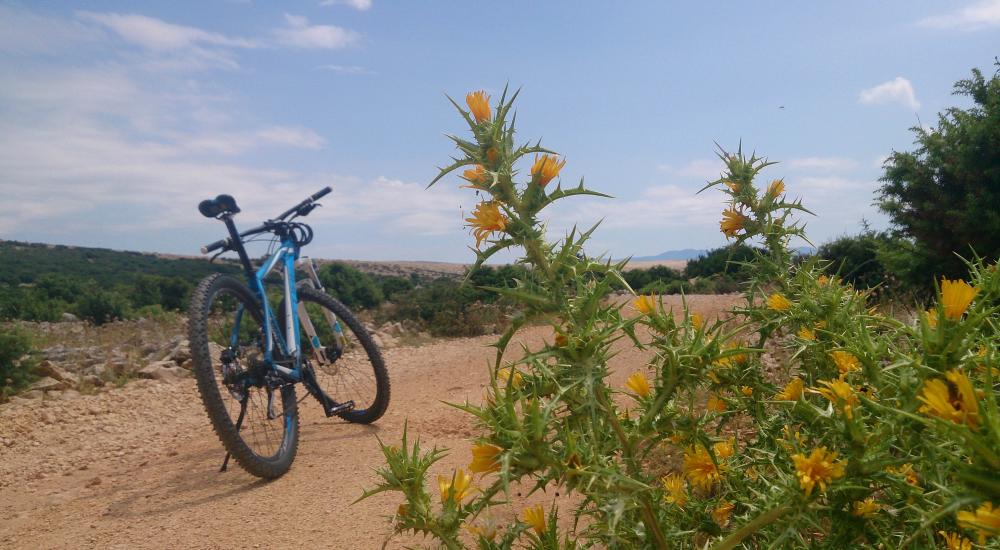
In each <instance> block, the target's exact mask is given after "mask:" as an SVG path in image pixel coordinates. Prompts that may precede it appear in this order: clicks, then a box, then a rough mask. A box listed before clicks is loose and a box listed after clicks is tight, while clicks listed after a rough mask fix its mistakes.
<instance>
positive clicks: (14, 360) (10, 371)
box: [0, 327, 37, 400]
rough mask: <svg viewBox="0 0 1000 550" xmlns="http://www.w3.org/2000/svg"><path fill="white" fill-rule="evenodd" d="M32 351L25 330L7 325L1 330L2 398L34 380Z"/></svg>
mask: <svg viewBox="0 0 1000 550" xmlns="http://www.w3.org/2000/svg"><path fill="white" fill-rule="evenodd" d="M30 352H31V338H30V336H29V335H28V334H27V333H26V332H24V331H23V330H20V329H17V328H14V327H7V328H4V329H3V330H0V400H5V399H7V398H8V397H10V396H11V395H13V394H15V393H17V392H18V391H20V390H22V389H23V388H25V387H26V386H28V384H30V383H31V382H33V381H34V380H35V379H36V378H37V375H36V374H35V372H34V369H35V360H34V358H32V357H30V356H29V355H28V354H29V353H30Z"/></svg>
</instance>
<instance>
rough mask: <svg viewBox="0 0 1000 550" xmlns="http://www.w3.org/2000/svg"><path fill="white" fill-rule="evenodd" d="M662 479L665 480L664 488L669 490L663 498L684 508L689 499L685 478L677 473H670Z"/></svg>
mask: <svg viewBox="0 0 1000 550" xmlns="http://www.w3.org/2000/svg"><path fill="white" fill-rule="evenodd" d="M660 481H661V482H663V489H664V490H666V491H667V494H666V495H665V496H664V497H663V499H664V500H666V501H667V502H669V503H670V504H676V505H677V506H678V507H679V508H683V507H684V505H685V504H687V500H688V496H687V487H685V486H684V478H682V477H681V476H679V475H677V474H668V475H666V476H664V477H663V479H661V480H660Z"/></svg>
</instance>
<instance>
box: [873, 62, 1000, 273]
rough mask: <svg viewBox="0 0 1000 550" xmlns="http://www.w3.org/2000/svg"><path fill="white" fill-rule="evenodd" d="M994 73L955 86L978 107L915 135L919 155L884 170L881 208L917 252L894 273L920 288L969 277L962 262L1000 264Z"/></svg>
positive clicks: (899, 157)
mask: <svg viewBox="0 0 1000 550" xmlns="http://www.w3.org/2000/svg"><path fill="white" fill-rule="evenodd" d="M996 66H997V72H995V73H994V75H993V77H992V78H991V79H989V80H987V79H986V78H984V77H983V75H982V73H981V72H980V71H979V70H978V69H973V70H972V78H970V79H967V80H960V81H958V82H957V83H955V90H954V93H955V95H962V96H968V97H969V98H971V99H972V102H973V106H972V107H970V108H968V109H960V108H958V107H952V108H950V109H948V110H946V111H945V112H943V113H940V114H939V115H938V125H937V128H931V129H925V128H922V127H919V126H918V127H914V128H912V129H911V130H912V131H913V132H914V133H915V134H916V141H915V142H914V143H915V144H916V145H917V148H916V150H915V151H913V152H893V154H892V155H891V156H890V157H889V158H888V160H886V162H885V165H884V174H883V176H882V178H881V180H880V181H882V182H883V185H882V187H881V189H880V196H879V199H878V206H879V208H880V209H881V210H882V211H884V212H885V213H887V214H888V215H889V216H890V217H891V218H892V224H893V229H894V231H895V232H896V233H897V235H898V236H900V237H902V238H905V239H909V240H910V241H911V242H912V245H913V246H912V249H911V250H910V251H908V254H907V260H906V263H908V264H909V265H907V266H901V265H890V267H891V268H892V270H893V271H896V272H897V273H898V274H899V275H900V276H901V277H905V278H906V279H907V280H908V281H909V282H911V283H913V284H916V285H918V286H926V285H929V284H930V283H932V281H933V280H934V278H935V277H937V276H948V277H951V278H956V277H965V276H966V275H967V269H966V266H965V263H964V262H963V261H962V259H961V258H959V257H958V255H962V256H963V257H966V258H970V257H972V255H973V254H977V255H979V256H982V257H983V258H986V259H988V260H996V259H997V257H998V256H1000V60H998V61H997V63H996ZM896 259H899V256H898V255H897V256H896ZM895 263H897V262H887V265H889V264H895Z"/></svg>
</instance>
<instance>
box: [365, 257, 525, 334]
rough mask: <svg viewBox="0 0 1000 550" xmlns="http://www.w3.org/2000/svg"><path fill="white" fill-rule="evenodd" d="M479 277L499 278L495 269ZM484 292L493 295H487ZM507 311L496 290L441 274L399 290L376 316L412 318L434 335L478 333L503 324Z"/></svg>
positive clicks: (496, 280) (393, 319)
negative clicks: (489, 289)
mask: <svg viewBox="0 0 1000 550" xmlns="http://www.w3.org/2000/svg"><path fill="white" fill-rule="evenodd" d="M484 269H486V270H489V269H492V268H484ZM473 278H475V275H474V277H473ZM480 280H486V281H492V282H494V283H495V282H498V279H497V274H496V271H495V270H494V271H493V272H492V273H487V274H486V275H483V276H482V277H480ZM502 286H506V285H502ZM484 294H492V296H490V297H489V298H488V299H484ZM498 302H500V303H498ZM505 311H506V308H505V306H504V305H503V303H502V300H500V301H498V300H497V299H496V294H495V293H490V292H488V291H484V290H483V289H482V288H481V287H476V286H473V285H472V283H471V280H470V282H467V283H465V284H462V283H461V282H459V281H456V280H454V279H448V278H444V277H442V278H440V279H435V280H433V281H429V282H426V283H424V284H422V285H420V286H417V287H414V288H413V289H412V290H410V291H408V292H405V293H402V294H399V295H398V297H397V299H396V300H394V303H393V304H391V305H388V306H386V307H383V308H382V309H380V310H379V312H378V315H377V318H378V320H379V322H386V321H404V320H408V321H413V322H415V323H417V324H418V325H419V326H421V327H422V328H424V329H425V330H427V331H428V332H430V333H431V334H433V335H434V336H478V335H481V334H485V333H486V332H488V331H489V330H490V329H491V328H497V327H502V326H503V325H504V324H505V318H506V317H505Z"/></svg>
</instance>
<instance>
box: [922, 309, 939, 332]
mask: <svg viewBox="0 0 1000 550" xmlns="http://www.w3.org/2000/svg"><path fill="white" fill-rule="evenodd" d="M924 319H927V326H929V327H931V328H937V324H938V313H937V310H936V309H934V308H931V309H928V310H927V311H925V312H924Z"/></svg>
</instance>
